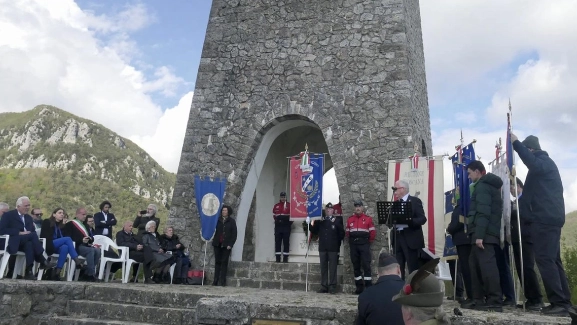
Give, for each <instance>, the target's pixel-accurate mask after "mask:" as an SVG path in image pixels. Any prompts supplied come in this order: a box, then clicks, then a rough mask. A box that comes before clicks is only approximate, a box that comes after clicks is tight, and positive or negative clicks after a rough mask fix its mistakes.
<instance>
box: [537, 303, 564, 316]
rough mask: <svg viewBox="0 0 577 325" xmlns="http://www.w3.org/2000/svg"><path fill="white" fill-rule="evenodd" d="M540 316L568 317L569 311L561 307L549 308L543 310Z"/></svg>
mask: <svg viewBox="0 0 577 325" xmlns="http://www.w3.org/2000/svg"><path fill="white" fill-rule="evenodd" d="M552 306H553V305H552ZM541 314H543V315H547V316H558V317H570V315H569V311H568V310H567V309H566V308H563V307H561V306H553V307H551V308H547V309H543V310H541Z"/></svg>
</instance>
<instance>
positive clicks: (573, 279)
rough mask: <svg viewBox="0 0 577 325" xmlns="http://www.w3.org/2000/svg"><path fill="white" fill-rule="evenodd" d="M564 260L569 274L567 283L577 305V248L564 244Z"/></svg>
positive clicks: (572, 298) (572, 299)
mask: <svg viewBox="0 0 577 325" xmlns="http://www.w3.org/2000/svg"><path fill="white" fill-rule="evenodd" d="M561 252H562V255H563V256H562V260H563V264H564V265H563V266H564V267H565V273H567V281H569V289H570V290H571V302H572V303H573V304H574V305H575V304H577V247H573V246H567V245H565V243H563V248H562V249H561Z"/></svg>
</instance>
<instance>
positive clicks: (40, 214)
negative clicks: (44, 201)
mask: <svg viewBox="0 0 577 325" xmlns="http://www.w3.org/2000/svg"><path fill="white" fill-rule="evenodd" d="M34 215H35V216H37V217H42V216H43V215H44V213H34Z"/></svg>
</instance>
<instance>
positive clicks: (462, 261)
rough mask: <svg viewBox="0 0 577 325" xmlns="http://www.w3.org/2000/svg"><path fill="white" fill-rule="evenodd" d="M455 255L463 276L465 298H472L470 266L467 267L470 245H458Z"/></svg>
mask: <svg viewBox="0 0 577 325" xmlns="http://www.w3.org/2000/svg"><path fill="white" fill-rule="evenodd" d="M457 255H458V256H459V270H461V275H462V276H463V283H464V284H465V292H466V293H467V299H473V286H472V284H471V268H470V267H469V256H471V245H458V246H457Z"/></svg>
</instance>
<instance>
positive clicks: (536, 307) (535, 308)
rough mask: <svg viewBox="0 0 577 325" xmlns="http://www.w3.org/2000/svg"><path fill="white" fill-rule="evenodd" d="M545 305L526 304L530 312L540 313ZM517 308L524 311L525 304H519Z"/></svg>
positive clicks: (540, 303)
mask: <svg viewBox="0 0 577 325" xmlns="http://www.w3.org/2000/svg"><path fill="white" fill-rule="evenodd" d="M544 307H545V305H544V304H543V303H542V302H540V301H539V302H529V301H527V302H525V309H526V310H530V311H540V310H541V309H543V308H544ZM517 308H520V309H523V304H518V305H517Z"/></svg>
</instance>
